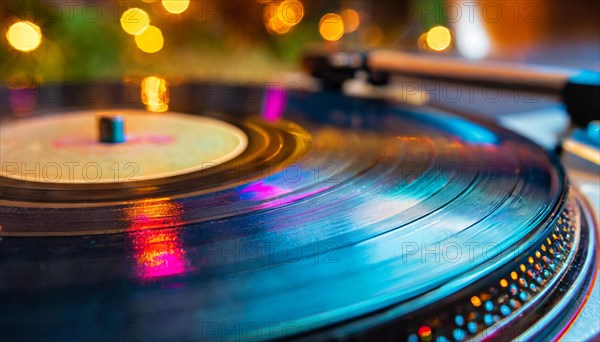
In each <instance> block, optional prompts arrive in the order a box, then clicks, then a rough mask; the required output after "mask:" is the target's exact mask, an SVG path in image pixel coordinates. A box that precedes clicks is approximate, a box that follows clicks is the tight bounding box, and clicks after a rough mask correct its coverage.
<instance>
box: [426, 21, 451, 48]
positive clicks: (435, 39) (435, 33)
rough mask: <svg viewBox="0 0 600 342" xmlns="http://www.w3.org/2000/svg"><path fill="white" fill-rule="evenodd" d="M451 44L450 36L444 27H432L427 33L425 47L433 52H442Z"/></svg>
mask: <svg viewBox="0 0 600 342" xmlns="http://www.w3.org/2000/svg"><path fill="white" fill-rule="evenodd" d="M450 43H452V34H451V33H450V30H448V29H447V28H446V27H444V26H436V27H433V28H432V29H431V30H429V32H427V46H429V48H430V49H432V50H435V51H444V50H446V49H447V48H448V47H449V46H450Z"/></svg>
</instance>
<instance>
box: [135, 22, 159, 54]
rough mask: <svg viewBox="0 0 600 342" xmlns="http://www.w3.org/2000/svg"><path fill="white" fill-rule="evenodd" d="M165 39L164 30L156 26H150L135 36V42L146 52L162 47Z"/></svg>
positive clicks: (155, 50) (152, 51) (153, 51)
mask: <svg viewBox="0 0 600 342" xmlns="http://www.w3.org/2000/svg"><path fill="white" fill-rule="evenodd" d="M164 43H165V40H164V38H163V35H162V32H161V31H160V29H159V28H158V27H156V26H152V25H150V26H148V28H147V29H146V30H145V31H144V32H142V33H141V34H138V35H137V36H135V44H136V45H137V47H138V48H139V49H140V50H142V51H144V52H146V53H155V52H158V51H160V50H161V49H162V47H163V45H164Z"/></svg>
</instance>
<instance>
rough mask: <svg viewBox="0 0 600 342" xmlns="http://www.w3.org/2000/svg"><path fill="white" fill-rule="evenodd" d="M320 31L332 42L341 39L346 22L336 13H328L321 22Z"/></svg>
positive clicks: (324, 37) (322, 35)
mask: <svg viewBox="0 0 600 342" xmlns="http://www.w3.org/2000/svg"><path fill="white" fill-rule="evenodd" d="M319 33H320V34H321V37H323V39H325V40H328V41H330V42H334V41H337V40H340V38H342V36H343V35H344V22H343V20H342V17H340V16H339V15H337V14H335V13H327V14H325V15H324V16H323V17H322V18H321V21H320V22H319Z"/></svg>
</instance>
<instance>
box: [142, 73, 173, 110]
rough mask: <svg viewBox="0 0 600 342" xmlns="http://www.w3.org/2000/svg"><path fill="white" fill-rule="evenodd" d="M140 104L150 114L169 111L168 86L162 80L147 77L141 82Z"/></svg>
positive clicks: (155, 77)
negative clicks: (144, 106) (143, 105)
mask: <svg viewBox="0 0 600 342" xmlns="http://www.w3.org/2000/svg"><path fill="white" fill-rule="evenodd" d="M142 103H143V104H145V105H146V109H147V110H148V111H150V112H155V113H162V112H166V111H167V110H168V109H169V85H168V84H167V81H166V80H165V79H163V78H160V77H157V76H149V77H146V78H144V79H143V80H142Z"/></svg>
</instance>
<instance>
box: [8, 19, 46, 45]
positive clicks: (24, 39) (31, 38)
mask: <svg viewBox="0 0 600 342" xmlns="http://www.w3.org/2000/svg"><path fill="white" fill-rule="evenodd" d="M6 39H7V40H8V42H9V44H10V45H11V46H12V47H14V48H15V49H17V50H20V51H24V52H28V51H33V50H35V49H36V48H37V47H38V46H40V44H41V43H42V31H41V30H40V27H39V26H37V25H36V24H34V23H32V22H30V21H20V22H18V23H14V24H12V25H11V26H10V27H9V28H8V31H7V32H6Z"/></svg>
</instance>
